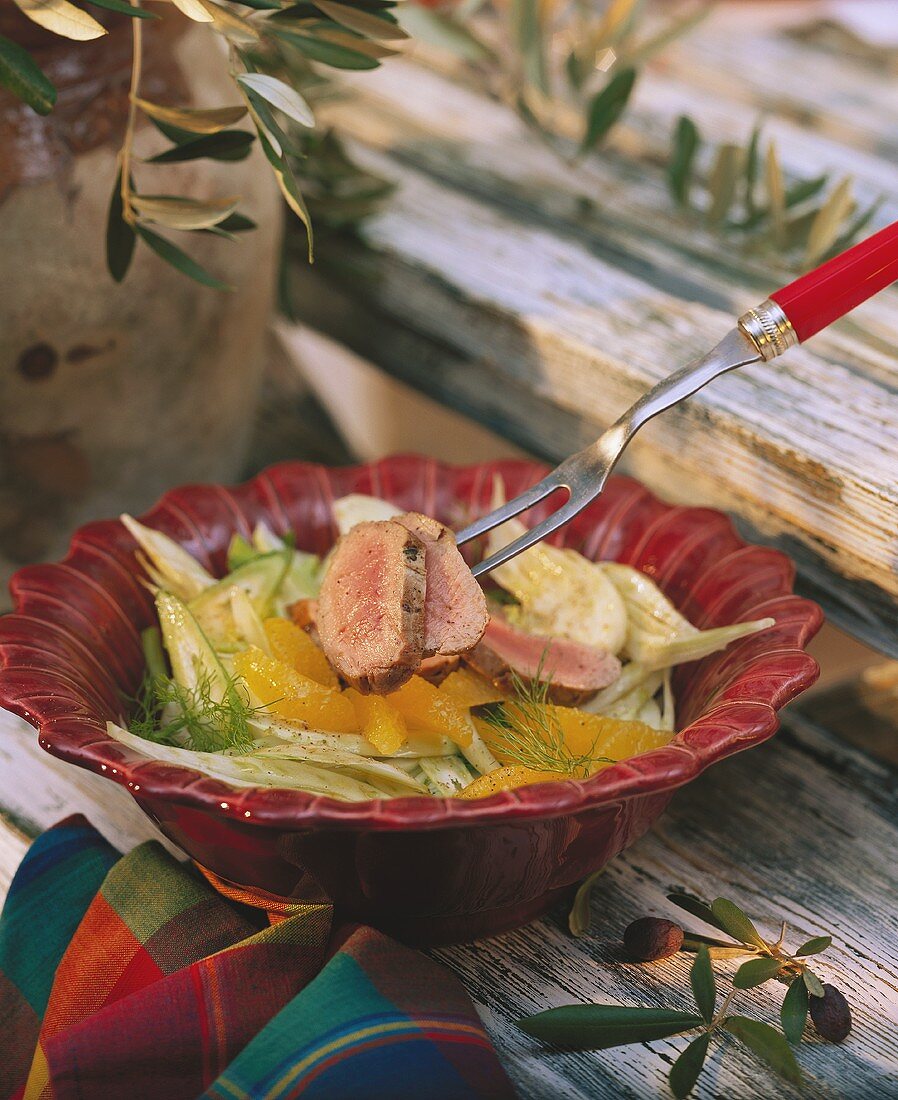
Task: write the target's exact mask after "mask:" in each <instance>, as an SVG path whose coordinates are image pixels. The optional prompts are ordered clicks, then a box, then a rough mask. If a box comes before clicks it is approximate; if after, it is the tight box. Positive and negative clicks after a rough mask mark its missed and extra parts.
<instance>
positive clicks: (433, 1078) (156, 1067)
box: [0, 817, 514, 1100]
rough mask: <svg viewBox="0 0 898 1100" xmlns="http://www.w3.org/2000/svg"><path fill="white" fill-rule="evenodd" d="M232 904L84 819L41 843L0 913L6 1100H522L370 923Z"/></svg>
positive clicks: (447, 1001)
mask: <svg viewBox="0 0 898 1100" xmlns="http://www.w3.org/2000/svg"><path fill="white" fill-rule="evenodd" d="M238 898H239V895H238ZM240 900H248V899H242V898H240V899H239V900H234V895H232V897H231V899H230V900H226V899H225V898H224V897H222V896H221V894H220V893H219V892H218V891H217V890H216V889H213V887H212V885H210V883H209V882H208V881H207V880H206V879H204V878H203V877H202V876H200V875H199V874H197V873H196V871H195V870H193V869H192V868H189V867H188V866H186V865H184V864H180V863H178V862H177V861H176V860H174V859H172V858H171V857H170V856H169V855H168V854H167V853H166V852H165V850H164V849H163V848H162V847H161V846H160V845H158V844H156V843H153V842H150V843H147V844H142V845H140V846H139V847H138V848H135V849H134V851H132V852H130V853H129V854H128V855H126V856H119V853H118V852H116V851H115V849H114V848H112V847H111V846H110V845H109V844H107V843H106V841H105V840H104V839H103V838H102V837H101V836H100V835H99V833H97V832H96V830H95V829H93V828H92V827H91V826H90V825H89V824H88V823H87V821H85V820H84V818H82V817H73V818H69V819H67V820H66V821H63V822H62V823H60V824H59V825H57V826H55V827H54V828H52V829H50V830H49V831H48V832H46V833H44V835H43V836H41V837H40V838H39V839H38V840H36V841H35V842H34V844H33V845H32V847H31V849H30V850H29V852H28V854H27V855H26V856H25V859H24V860H23V862H22V865H21V866H20V868H19V870H18V872H17V873H16V876H15V878H14V879H13V882H12V886H11V888H10V892H9V896H8V898H7V900H6V905H5V907H4V909H3V913H2V916H0V1098H4V1100H5V1098H16V1100H18V1098H21V1097H25V1098H26V1100H50V1098H52V1100H76V1098H77V1100H114V1098H118V1097H121V1098H123V1100H144V1098H146V1100H181V1098H184V1100H195V1098H197V1097H206V1098H209V1100H248V1098H253V1100H255V1098H259V1100H261V1098H272V1100H274V1098H277V1100H286V1098H287V1097H295V1096H302V1097H309V1098H312V1100H355V1098H359V1100H405V1098H408V1100H411V1098H415V1100H419V1098H420V1097H425V1096H426V1097H427V1100H456V1098H466V1100H468V1098H471V1100H485V1098H489V1100H494V1098H497V1100H498V1098H503V1100H504V1098H506V1097H508V1098H513V1097H514V1092H513V1090H512V1087H511V1084H510V1083H509V1081H508V1078H507V1077H506V1076H505V1073H504V1072H503V1070H502V1068H501V1067H500V1065H499V1063H498V1061H497V1059H496V1055H495V1052H494V1051H493V1048H492V1047H491V1045H490V1043H489V1040H488V1039H487V1037H486V1035H485V1034H484V1032H483V1029H482V1027H481V1025H480V1023H479V1021H478V1019H477V1016H476V1014H475V1012H474V1009H473V1006H472V1005H471V1002H470V1000H469V999H468V997H467V995H466V994H465V992H464V991H463V990H462V988H461V986H460V985H459V984H458V982H457V981H456V980H455V978H454V977H453V976H452V975H451V974H449V972H448V971H446V970H445V969H443V968H442V967H441V966H439V965H437V964H436V963H434V962H432V961H431V960H430V959H428V958H426V957H425V956H424V955H422V954H420V953H419V952H416V951H411V950H409V949H408V948H405V947H401V946H400V945H399V944H397V943H395V942H393V941H392V940H390V939H388V938H387V937H386V936H383V935H381V934H380V933H379V932H375V931H374V930H373V929H371V928H355V929H349V930H344V931H343V932H342V933H340V934H338V937H337V942H336V943H335V942H334V939H333V937H332V935H331V910H330V907H329V906H327V905H321V904H310V903H308V904H307V903H296V904H295V905H292V906H291V907H290V911H289V912H287V913H283V912H281V913H279V914H278V916H279V917H280V919H278V920H277V921H276V922H275V923H270V922H269V921H268V919H267V916H266V915H265V914H264V913H261V912H259V911H258V910H253V909H252V908H249V907H247V906H246V905H243V904H240V903H239V901H240Z"/></svg>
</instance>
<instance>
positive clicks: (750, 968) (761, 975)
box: [733, 958, 782, 989]
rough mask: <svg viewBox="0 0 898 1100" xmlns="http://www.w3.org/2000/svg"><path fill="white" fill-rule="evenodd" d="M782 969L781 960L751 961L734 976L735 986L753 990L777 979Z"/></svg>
mask: <svg viewBox="0 0 898 1100" xmlns="http://www.w3.org/2000/svg"><path fill="white" fill-rule="evenodd" d="M781 969H782V963H781V962H780V960H779V959H769V958H763V959H749V961H748V962H746V963H743V964H742V965H741V966H740V967H739V969H738V970H737V971H736V973H735V975H734V976H733V985H734V986H735V987H736V988H737V989H753V988H754V987H755V986H756V985H763V984H764V982H767V981H769V980H770V979H771V978H775V977H776V976H777V974H779V972H780V970H781Z"/></svg>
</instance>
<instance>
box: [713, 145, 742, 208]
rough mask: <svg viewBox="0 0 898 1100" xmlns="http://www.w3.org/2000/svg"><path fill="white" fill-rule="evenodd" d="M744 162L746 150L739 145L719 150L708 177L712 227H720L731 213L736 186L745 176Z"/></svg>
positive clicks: (722, 146) (721, 147)
mask: <svg viewBox="0 0 898 1100" xmlns="http://www.w3.org/2000/svg"><path fill="white" fill-rule="evenodd" d="M744 162H745V150H744V149H740V148H739V146H738V145H732V144H730V143H725V144H723V145H721V146H720V148H719V149H718V150H717V156H716V157H715V158H714V164H713V165H712V167H711V174H710V175H709V177H708V191H709V192H710V195H711V205H710V206H709V207H708V221H709V222H711V224H712V225H720V224H721V223H722V222H723V220H724V219H725V218H726V216H727V214H728V213H729V212H730V207H731V206H732V205H733V200H734V199H735V198H736V185H737V184H738V182H739V180H740V178H741V177H742V174H743V166H744Z"/></svg>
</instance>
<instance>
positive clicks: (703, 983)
mask: <svg viewBox="0 0 898 1100" xmlns="http://www.w3.org/2000/svg"><path fill="white" fill-rule="evenodd" d="M689 981H690V983H691V984H692V994H693V996H694V997H695V1003H696V1005H698V1010H699V1012H700V1013H701V1014H702V1016H703V1017H704V1020H705V1023H706V1024H710V1023H711V1021H712V1020H713V1019H714V1006H715V1004H716V1003H717V984H716V982H715V981H714V971H713V970H712V969H711V956H710V955H709V954H708V949H707V947H705V946H704V945H702V946H701V947H700V948H699V949H698V953H697V954H696V956H695V962H694V963H693V964H692V969H691V970H690V971H689Z"/></svg>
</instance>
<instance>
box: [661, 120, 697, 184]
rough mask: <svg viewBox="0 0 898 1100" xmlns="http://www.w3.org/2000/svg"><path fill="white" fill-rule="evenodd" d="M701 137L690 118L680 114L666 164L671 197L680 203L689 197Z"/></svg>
mask: <svg viewBox="0 0 898 1100" xmlns="http://www.w3.org/2000/svg"><path fill="white" fill-rule="evenodd" d="M700 144H701V138H700V137H699V133H698V127H697V126H696V125H695V123H694V122H693V121H692V119H691V118H687V116H686V115H680V117H679V118H678V119H677V125H676V128H675V130H674V139H673V152H672V153H671V157H670V163H669V164H668V166H667V180H668V184H669V185H670V190H671V193H672V195H673V197H674V198H675V199H676V200H677V202H678V203H680V204H681V205H683V204H685V203H686V202H687V201H688V199H689V188H690V185H691V183H692V172H693V168H694V165H695V157H696V154H697V153H698V149H699V145H700Z"/></svg>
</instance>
